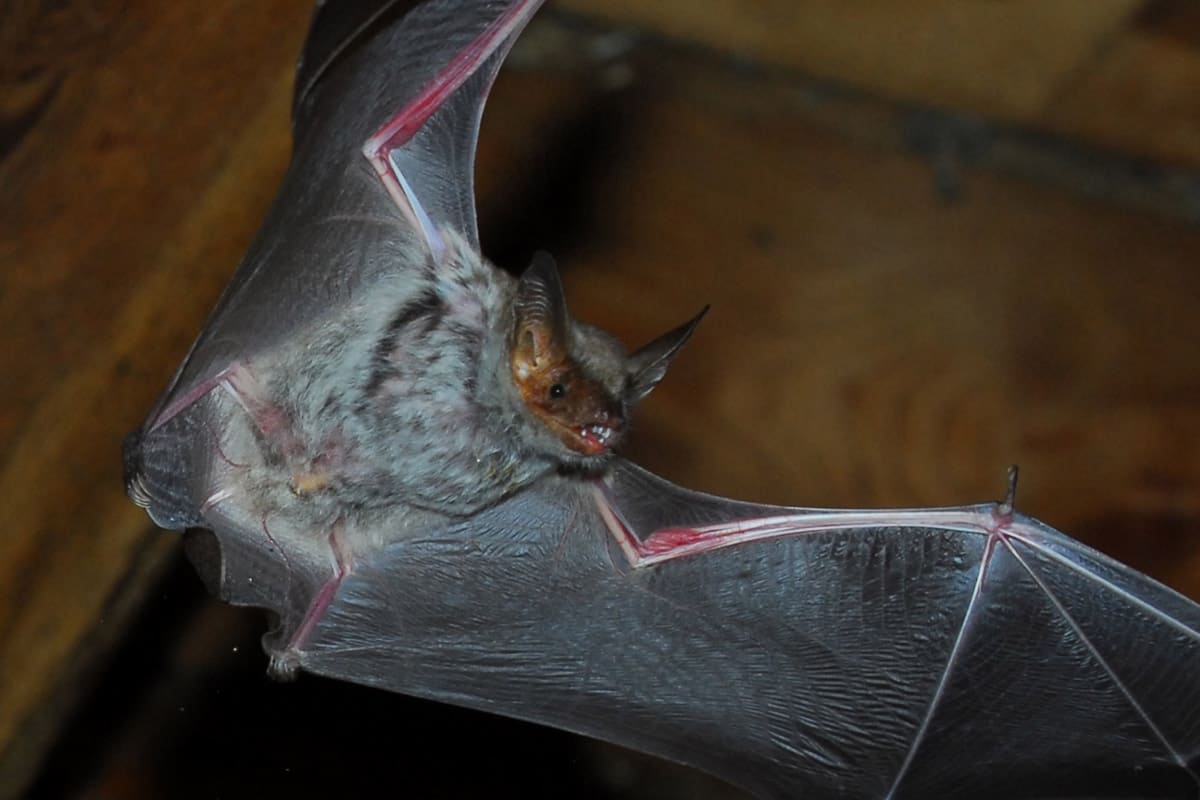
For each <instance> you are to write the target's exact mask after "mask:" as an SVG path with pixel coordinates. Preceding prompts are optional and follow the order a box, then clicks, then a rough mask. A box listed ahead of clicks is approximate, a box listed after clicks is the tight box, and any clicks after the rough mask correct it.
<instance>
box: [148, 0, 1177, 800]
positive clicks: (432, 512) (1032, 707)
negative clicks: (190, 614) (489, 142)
mask: <svg viewBox="0 0 1200 800" xmlns="http://www.w3.org/2000/svg"><path fill="white" fill-rule="evenodd" d="M381 5H389V4H386V3H384V4H381ZM466 5H467V6H468V7H464V4H455V3H449V2H442V1H441V0H435V2H431V3H427V4H425V5H422V6H420V7H418V8H416V9H414V10H412V11H411V12H409V13H408V14H407V15H406V16H404V17H403V19H399V20H398V21H395V20H387V19H384V18H380V17H377V16H373V12H371V11H370V8H369V7H368V6H369V4H368V6H359V7H351V6H347V7H346V8H357V11H358V12H361V13H360V16H359V17H357V18H354V20H353V21H352V22H347V21H346V20H347V19H350V18H349V17H347V18H344V19H342V20H340V21H338V24H337V25H334V26H333V29H335V30H338V31H341V34H340V35H338V36H336V37H334V38H333V39H329V38H327V37H326V38H322V35H321V33H320V31H321V28H320V27H319V26H318V27H316V28H314V33H313V35H312V37H311V38H310V43H309V46H308V49H307V55H306V59H305V61H304V62H303V63H302V65H301V69H300V77H299V79H298V84H297V85H298V90H297V104H296V137H297V147H296V154H295V156H294V159H293V163H292V167H291V169H290V171H289V174H288V177H287V179H286V180H285V184H284V187H283V189H282V192H281V196H280V200H279V202H278V203H277V205H276V208H275V209H274V211H273V212H272V215H271V217H270V219H269V220H268V221H267V223H266V225H265V226H264V229H263V233H262V235H261V236H260V238H259V240H258V241H257V242H256V244H255V246H254V247H253V248H252V250H251V252H250V253H249V254H248V255H247V258H246V261H245V262H244V263H243V265H242V267H241V268H240V270H239V272H238V274H237V276H236V277H235V278H234V281H233V282H232V283H231V285H230V287H229V289H228V290H227V291H226V294H225V296H224V297H223V298H222V300H221V303H220V304H219V306H218V308H217V310H216V311H215V312H214V315H213V317H212V319H211V320H210V323H209V325H208V327H207V328H206V329H205V331H204V332H203V333H202V334H201V336H200V338H199V339H198V341H197V343H196V345H195V346H194V348H193V351H192V352H191V354H189V357H188V359H187V361H185V363H184V365H183V366H182V367H181V369H180V371H179V373H178V374H177V375H176V377H175V379H174V382H173V383H172V386H171V387H170V389H169V390H168V391H167V393H166V394H165V395H164V397H163V399H162V401H160V404H159V406H158V407H157V408H156V409H155V411H154V412H153V413H152V414H151V416H150V418H149V420H148V421H147V423H146V425H145V426H144V427H143V428H142V429H141V430H140V431H139V432H138V433H137V434H135V435H134V436H133V437H131V439H130V442H129V444H128V446H127V453H126V458H127V468H128V471H129V487H130V493H131V494H132V495H133V496H134V498H135V499H136V500H137V501H138V502H139V503H141V504H142V505H145V506H146V507H147V508H148V509H149V511H150V513H151V515H152V516H153V517H154V519H155V520H156V521H157V522H159V523H160V524H162V525H164V526H165V527H174V528H184V527H194V528H205V529H208V530H211V531H213V532H214V533H215V535H216V539H217V541H218V543H219V545H220V557H219V561H218V562H217V563H218V566H216V567H215V568H214V570H215V574H210V577H213V578H215V583H216V584H217V588H218V590H219V591H220V593H221V594H222V596H223V597H225V598H226V599H227V600H229V601H231V602H235V603H239V604H247V605H257V606H262V607H265V608H269V609H271V610H273V611H275V612H276V613H277V614H278V615H279V620H280V624H279V626H278V628H277V629H276V630H275V631H273V632H272V633H271V634H270V635H269V636H268V637H267V640H266V646H267V649H268V651H269V653H270V654H271V656H272V660H273V663H274V665H275V667H276V669H277V670H278V671H281V672H289V671H291V670H294V669H296V668H302V669H306V670H309V671H312V672H316V673H320V674H325V675H330V676H333V677H338V678H343V679H346V680H353V681H357V682H360V683H367V684H371V685H375V686H379V687H382V688H386V689H391V690H396V691H403V692H408V693H412V694H418V695H422V696H427V697H433V698H438V699H443V700H447V701H449V702H455V703H460V704H465V705H470V706H474V707H478V708H485V709H489V710H493V711H497V712H500V713H506V714H510V715H514V716H519V717H523V718H528V719H533V720H539V721H542V722H546V723H549V724H554V725H558V726H561V727H565V728H569V729H572V730H577V731H580V732H584V733H588V734H591V735H594V736H598V737H602V738H606V739H610V740H613V741H617V742H620V743H623V744H626V745H629V746H633V747H637V748H641V749H643V750H646V751H648V752H652V753H657V754H660V755H664V756H667V757H670V758H673V759H675V760H678V761H682V762H685V763H691V764H695V765H698V766H700V767H702V768H704V769H707V770H709V771H711V772H714V773H716V774H718V775H721V776H723V777H725V778H727V779H729V780H731V781H732V782H734V783H737V784H740V785H742V786H745V787H747V788H749V789H751V790H753V791H756V792H758V793H760V794H762V795H770V796H783V797H790V796H796V795H799V794H801V793H803V792H805V791H812V792H815V793H817V794H818V795H820V796H826V795H833V796H848V797H860V796H861V797H882V796H897V797H910V796H911V797H928V796H949V795H963V794H966V793H968V792H970V793H972V794H975V795H980V796H1004V797H1010V796H1044V795H1076V796H1098V795H1107V796H1124V795H1138V796H1143V795H1159V796H1183V797H1194V796H1197V794H1200V777H1198V775H1197V770H1198V769H1200V767H1198V761H1200V666H1198V664H1200V633H1198V631H1200V608H1197V606H1196V605H1195V604H1193V603H1191V602H1190V601H1188V600H1186V599H1184V598H1182V597H1180V596H1179V595H1177V594H1175V593H1173V592H1171V591H1170V590H1168V589H1165V588H1163V587H1161V586H1159V585H1158V584H1155V583H1154V582H1153V581H1150V580H1149V579H1147V578H1145V577H1144V576H1141V575H1139V574H1137V573H1136V572H1133V571H1131V570H1129V569H1128V568H1125V567H1123V566H1121V565H1119V564H1117V563H1115V562H1113V561H1111V560H1110V559H1107V558H1105V557H1104V556H1101V555H1100V554H1098V553H1095V552H1093V551H1091V550H1088V549H1087V548H1084V547H1082V546H1081V545H1079V544H1077V543H1075V542H1073V541H1072V540H1070V539H1068V538H1067V537H1065V536H1062V535H1061V534H1058V533H1056V532H1054V531H1052V530H1050V529H1048V528H1046V527H1045V526H1043V525H1041V524H1040V523H1037V522H1035V521H1033V520H1029V519H1026V518H1023V517H1021V516H1020V515H1016V514H1014V513H1013V512H1012V509H1011V506H1009V505H987V506H973V507H964V508H958V509H942V510H913V511H818V510H806V509H787V508H768V507H763V506H756V505H751V504H745V503H739V502H736V501H731V500H726V499H723V498H717V497H711V496H705V495H699V494H696V493H693V492H689V491H687V490H684V489H680V488H678V487H675V486H672V485H670V484H668V483H666V482H665V481H662V480H661V479H658V478H656V477H654V476H652V475H650V474H648V473H645V472H644V471H642V470H640V469H638V468H637V467H634V466H633V465H630V464H628V463H627V462H624V461H622V460H621V459H620V458H619V457H618V456H616V455H614V453H613V450H614V448H615V447H617V446H618V445H619V443H620V441H621V437H622V435H623V434H624V432H625V430H626V429H627V425H628V418H629V415H630V414H631V412H632V409H633V407H634V406H635V405H636V403H637V401H638V400H640V399H641V398H642V397H643V396H644V395H645V394H646V393H648V392H649V391H650V390H651V389H653V387H654V386H655V385H656V384H657V383H658V381H659V380H661V379H662V378H663V376H664V374H665V372H666V370H667V366H668V365H669V363H670V360H671V358H672V357H673V356H674V355H675V354H676V353H677V352H678V350H679V348H680V347H681V346H682V345H683V343H684V342H685V341H686V340H687V338H688V336H689V335H690V333H691V331H692V329H693V328H694V326H695V324H696V323H697V322H698V321H699V317H697V318H696V319H694V320H692V321H691V322H689V323H687V324H685V325H683V326H680V327H679V328H676V329H675V330H673V331H671V332H670V333H668V334H666V335H664V336H663V337H661V338H660V339H658V340H656V341H654V342H652V343H651V344H649V345H647V346H646V347H644V348H642V349H641V350H638V351H636V352H635V353H633V354H628V353H627V352H626V351H625V350H624V348H623V347H622V346H621V345H620V344H619V343H617V342H616V341H615V340H614V339H612V338H611V337H609V336H608V335H607V334H605V333H603V332H602V331H599V330H597V329H595V328H593V327H591V326H588V325H586V324H583V323H580V322H576V321H574V320H573V319H571V317H570V315H569V314H568V313H567V310H566V305H565V301H564V300H563V298H562V293H561V287H560V286H559V283H558V280H557V275H556V273H555V271H554V268H553V265H552V264H551V263H550V262H549V261H548V260H547V259H544V258H541V259H537V260H535V262H534V265H533V266H532V267H530V268H529V269H528V270H527V271H526V272H525V273H524V274H523V275H522V276H521V277H520V278H514V277H512V276H509V275H508V274H506V273H504V272H502V271H500V270H497V269H496V268H495V267H493V266H492V265H490V264H489V263H488V262H487V261H486V260H485V259H484V258H483V256H482V255H481V254H480V252H479V246H478V240H477V235H476V230H475V217H474V205H473V198H472V190H471V180H470V170H471V165H472V161H473V155H474V143H475V136H476V134H477V130H478V121H479V115H480V113H481V111H482V106H483V101H484V99H485V97H486V94H487V89H488V87H489V85H490V82H491V79H492V77H493V76H494V74H495V71H496V69H497V68H498V66H499V63H500V61H501V60H502V59H503V57H504V54H505V53H506V52H507V49H508V47H509V46H510V45H511V43H512V41H513V39H514V38H515V36H516V35H517V34H518V33H519V31H520V29H521V28H522V27H523V26H524V24H525V22H526V21H527V20H528V19H529V17H530V16H531V15H532V14H533V12H534V11H535V10H536V8H537V6H538V3H537V2H529V1H526V2H519V1H518V2H507V3H500V2H491V3H487V2H480V3H477V4H466ZM329 8H330V7H326V9H325V10H323V11H322V12H321V13H322V14H324V15H326V16H328V9H329ZM364 9H367V10H366V11H364ZM346 13H352V12H346ZM372 20H374V21H373V22H371V21H372ZM368 22H371V24H367V23H368ZM325 30H329V28H326V29H325ZM210 566H211V565H210Z"/></svg>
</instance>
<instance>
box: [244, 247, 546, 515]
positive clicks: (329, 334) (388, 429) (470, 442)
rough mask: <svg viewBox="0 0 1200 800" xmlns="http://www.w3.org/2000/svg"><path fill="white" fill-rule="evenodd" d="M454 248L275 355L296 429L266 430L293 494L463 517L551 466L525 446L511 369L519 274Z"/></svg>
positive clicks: (280, 398) (285, 406) (281, 396)
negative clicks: (509, 343)
mask: <svg viewBox="0 0 1200 800" xmlns="http://www.w3.org/2000/svg"><path fill="white" fill-rule="evenodd" d="M453 244H455V245H457V246H455V247H452V248H451V250H450V252H449V253H448V255H447V257H446V258H445V259H443V262H442V263H439V264H437V265H430V267H429V269H426V270H423V271H422V270H410V271H409V276H408V277H406V279H405V280H403V281H396V282H394V283H390V284H385V285H382V286H379V287H377V288H376V289H375V290H373V292H372V295H371V296H370V297H369V298H366V299H364V300H363V301H362V302H360V303H357V304H355V305H354V306H353V307H351V308H350V310H349V311H348V313H346V314H343V315H340V316H338V317H337V318H335V319H332V320H329V321H326V322H325V323H323V324H321V325H320V326H317V327H316V328H315V329H314V331H313V332H312V334H311V335H310V336H308V337H305V338H304V340H303V341H302V342H300V343H299V344H298V346H297V347H295V348H292V349H291V350H290V352H289V353H288V354H287V355H286V356H285V358H284V359H283V360H282V362H277V363H276V364H273V365H266V371H267V373H268V375H269V376H270V377H269V378H268V380H267V382H266V385H267V393H268V395H269V396H270V402H271V404H272V405H274V406H275V407H277V408H278V409H279V410H280V414H281V416H282V417H284V418H285V419H286V420H287V423H286V425H285V427H286V428H287V429H288V431H289V432H288V433H287V434H286V435H282V436H272V435H271V434H269V433H266V432H264V437H263V438H264V441H265V445H266V447H267V448H268V449H269V450H270V453H269V455H270V456H271V457H272V458H273V459H274V460H275V461H276V462H277V463H278V462H283V465H285V466H286V468H287V469H288V471H289V473H290V477H289V480H290V482H291V488H292V490H293V491H294V492H295V493H296V494H299V495H302V496H303V495H311V496H313V497H314V498H318V497H319V498H322V499H323V500H324V501H328V500H330V499H332V500H333V502H334V503H335V504H336V506H337V507H339V509H341V510H353V509H379V508H384V507H390V506H408V507H416V508H420V509H424V510H427V511H435V512H438V513H441V514H447V515H452V516H459V515H465V514H471V513H474V512H476V511H478V510H479V509H480V508H483V507H484V506H487V505H490V504H492V503H494V502H496V501H497V500H499V499H500V498H502V497H504V496H505V495H507V494H509V493H511V492H513V491H514V490H516V489H518V488H520V487H522V486H524V485H526V484H528V483H529V482H531V481H532V480H534V479H535V478H537V477H538V476H540V475H542V474H544V473H545V472H546V471H548V470H549V469H551V468H552V467H553V464H552V463H551V462H550V461H549V460H548V459H545V458H541V457H538V456H537V455H535V454H533V453H531V452H529V451H528V448H527V447H526V446H525V445H524V437H523V436H522V433H521V431H522V426H523V424H525V423H523V422H522V419H521V414H520V411H519V409H518V408H517V407H516V403H515V400H514V397H515V396H514V393H513V391H512V390H511V386H510V382H511V378H509V377H508V375H509V370H508V366H507V358H506V355H505V354H506V352H507V349H506V338H507V337H506V330H507V325H508V324H509V320H508V313H509V310H508V306H509V304H510V303H511V297H512V292H513V286H512V283H513V279H512V278H511V277H510V276H508V275H507V274H505V273H503V272H500V271H499V270H497V269H495V268H494V267H492V266H491V265H489V264H487V263H485V262H483V261H481V260H480V259H479V258H478V256H473V255H472V254H471V253H470V251H469V249H468V248H467V247H466V246H465V245H464V244H461V243H458V242H454V243H453ZM418 272H419V273H420V276H419V277H418V278H416V279H414V278H412V277H411V275H412V274H413V273H418ZM506 381H508V382H509V383H506Z"/></svg>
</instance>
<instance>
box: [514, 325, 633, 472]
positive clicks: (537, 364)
mask: <svg viewBox="0 0 1200 800" xmlns="http://www.w3.org/2000/svg"><path fill="white" fill-rule="evenodd" d="M538 336H539V334H538V333H537V332H535V331H530V330H525V331H522V332H520V333H518V335H517V343H516V346H515V347H514V348H513V350H512V358H511V364H512V376H513V383H514V384H515V385H516V387H517V391H518V392H519V394H520V396H521V399H522V400H523V401H524V403H525V407H526V409H527V410H528V411H529V413H530V414H531V415H532V416H533V417H534V418H535V419H536V420H538V421H539V422H540V423H542V424H543V425H545V426H546V427H547V428H548V429H549V430H550V431H551V432H552V433H553V434H554V435H555V436H556V437H557V438H558V440H559V442H561V443H562V445H563V446H564V447H566V448H567V449H568V450H570V451H571V452H572V453H577V454H579V455H582V456H601V455H604V454H606V453H608V452H609V451H610V450H611V449H612V448H613V447H615V446H616V445H617V442H618V441H619V440H620V438H621V435H622V433H623V432H624V430H625V408H624V405H625V404H624V403H623V402H622V401H621V399H620V398H619V397H618V396H616V395H615V393H614V392H613V391H612V387H610V386H606V385H605V382H604V381H603V380H601V379H599V378H597V377H596V376H594V375H591V374H589V372H588V370H587V369H586V368H585V367H584V366H583V365H582V364H581V363H580V362H579V361H577V360H576V359H574V358H572V357H571V356H570V355H560V356H559V357H557V358H554V357H546V356H543V357H541V358H539V357H538V355H537V354H538V347H537V346H536V344H535V341H536V339H537V337H538Z"/></svg>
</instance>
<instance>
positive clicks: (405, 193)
mask: <svg viewBox="0 0 1200 800" xmlns="http://www.w3.org/2000/svg"><path fill="white" fill-rule="evenodd" d="M539 5H541V3H540V2H533V1H532V0H531V1H530V2H522V3H517V4H515V5H514V6H513V7H512V8H510V9H509V10H508V11H506V12H505V13H503V14H501V15H500V16H499V17H498V18H497V19H496V21H495V22H493V23H492V24H491V25H489V26H488V27H487V29H486V30H484V32H483V33H481V34H480V35H479V36H478V37H476V38H475V40H474V41H472V42H471V43H470V44H469V45H467V46H466V47H465V48H463V49H462V51H460V52H459V53H458V55H456V56H455V57H454V59H453V60H452V61H451V62H450V63H449V64H447V65H446V66H445V67H443V68H442V70H441V71H440V72H438V74H437V75H436V76H435V77H434V79H433V80H432V81H430V82H429V84H428V85H427V86H425V88H424V89H422V90H421V92H420V93H419V94H418V95H417V96H416V97H415V98H414V99H413V100H412V102H410V103H409V104H408V105H407V106H405V107H404V108H403V109H401V110H400V112H399V113H397V114H396V115H395V116H394V117H392V118H391V119H390V120H389V121H388V122H386V123H385V124H384V125H383V127H381V128H380V129H379V130H378V131H377V132H376V133H375V135H374V136H372V137H371V138H370V139H368V140H367V142H366V144H364V145H363V149H362V152H363V155H364V156H366V157H367V160H368V161H370V162H371V165H372V166H373V167H374V168H375V171H376V172H377V173H378V174H379V177H380V179H381V180H382V181H383V184H384V186H386V187H387V190H388V194H390V195H391V196H392V199H393V200H395V201H396V205H398V206H399V207H400V209H401V211H403V212H404V214H405V216H407V217H408V218H409V221H410V222H412V223H413V224H414V225H416V226H417V227H418V228H419V229H420V230H421V232H422V233H423V234H424V235H425V240H426V241H427V242H429V246H430V249H431V250H432V251H433V254H434V256H435V257H436V258H440V257H441V255H442V253H443V251H444V250H445V243H444V242H443V241H442V237H441V235H440V234H439V233H438V231H437V228H436V226H435V225H434V223H433V221H432V220H431V219H430V218H429V215H428V214H427V213H426V212H425V209H424V208H423V207H422V205H421V201H420V198H418V197H417V195H416V193H415V192H414V191H413V189H412V187H411V186H410V185H409V184H408V181H407V180H405V177H404V175H403V174H402V173H401V171H400V169H399V167H398V165H397V164H396V163H395V162H394V161H393V160H392V158H391V153H392V151H393V150H397V149H399V148H401V147H403V146H404V145H405V144H407V143H408V142H409V141H411V140H412V138H413V137H414V136H415V135H416V133H417V131H419V130H420V129H421V127H422V126H423V125H425V123H426V122H428V121H429V118H430V117H431V116H433V115H434V114H435V113H437V111H438V110H439V109H441V108H442V106H443V105H444V104H445V102H446V101H447V99H448V98H449V97H450V96H451V95H452V94H454V92H455V91H457V90H458V88H459V87H460V86H462V85H463V83H464V82H466V81H467V79H468V78H470V77H471V76H472V75H473V74H474V73H475V72H476V70H478V69H479V67H480V66H481V65H482V64H484V63H485V62H486V61H487V60H488V59H489V58H491V57H492V56H493V55H495V54H496V52H497V51H498V50H500V49H501V48H503V47H505V46H506V44H508V43H511V41H512V37H513V36H514V35H515V34H516V33H517V32H519V31H520V30H521V29H522V28H523V27H524V26H525V24H526V23H527V22H528V21H529V18H530V17H532V16H533V13H534V12H535V11H536V10H537V8H538V6H539Z"/></svg>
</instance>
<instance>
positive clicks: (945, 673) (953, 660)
mask: <svg viewBox="0 0 1200 800" xmlns="http://www.w3.org/2000/svg"><path fill="white" fill-rule="evenodd" d="M990 559H991V543H990V541H989V543H988V545H986V546H985V547H984V551H983V557H982V558H981V559H980V561H979V574H978V575H976V576H975V586H974V587H973V588H972V589H971V599H970V601H968V603H967V609H966V611H965V612H963V619H962V624H961V625H959V627H958V633H957V634H956V635H955V637H954V645H953V646H952V647H951V648H950V655H949V656H947V657H946V666H945V667H943V668H942V675H941V677H940V678H938V683H937V688H935V689H934V691H933V696H932V697H930V698H929V707H928V708H927V709H926V711H925V718H924V719H922V720H921V724H920V726H919V727H918V728H917V732H916V735H914V736H913V741H912V745H911V746H909V748H908V753H907V754H906V755H905V756H904V761H903V762H901V764H900V769H899V770H897V771H896V777H895V779H894V780H893V781H892V785H891V786H890V787H889V788H888V791H887V794H886V795H885V797H888V798H891V797H893V796H894V795H895V794H896V789H897V788H899V786H900V782H901V781H902V780H904V776H905V775H907V774H908V770H909V768H911V767H912V763H913V760H914V759H915V758H916V755H917V749H918V748H919V747H920V746H921V742H922V741H923V740H924V738H925V735H926V734H927V733H928V731H929V725H930V723H931V722H932V720H933V715H934V714H935V713H936V712H937V709H938V705H939V704H940V703H941V700H942V696H943V695H944V694H945V692H946V686H947V684H948V683H949V682H950V673H951V672H952V671H953V670H954V666H955V664H957V663H958V653H959V650H960V649H961V648H962V645H963V642H964V641H965V640H966V638H967V628H968V627H969V625H970V624H971V619H972V613H973V612H974V611H975V605H976V603H977V602H978V601H979V598H980V596H982V594H983V578H984V575H985V574H986V573H987V565H988V561H989V560H990Z"/></svg>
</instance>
